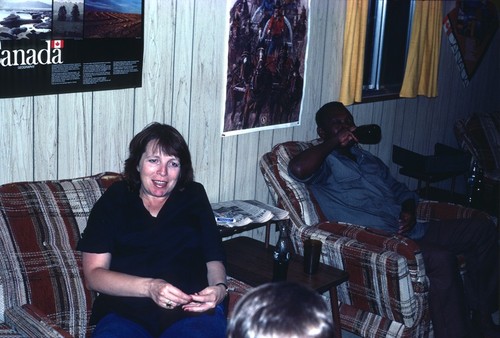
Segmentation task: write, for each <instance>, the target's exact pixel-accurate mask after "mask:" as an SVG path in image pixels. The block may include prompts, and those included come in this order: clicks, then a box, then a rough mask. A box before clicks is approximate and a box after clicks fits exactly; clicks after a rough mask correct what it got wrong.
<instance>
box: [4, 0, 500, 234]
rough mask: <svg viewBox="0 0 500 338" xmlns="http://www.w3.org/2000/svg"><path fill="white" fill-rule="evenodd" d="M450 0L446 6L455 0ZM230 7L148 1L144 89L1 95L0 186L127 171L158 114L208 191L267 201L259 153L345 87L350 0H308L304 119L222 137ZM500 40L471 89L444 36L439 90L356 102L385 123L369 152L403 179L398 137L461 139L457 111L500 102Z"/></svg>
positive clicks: (305, 124) (309, 122)
mask: <svg viewBox="0 0 500 338" xmlns="http://www.w3.org/2000/svg"><path fill="white" fill-rule="evenodd" d="M445 4H446V5H445V7H446V9H445V12H446V13H447V12H448V11H449V10H450V9H451V8H452V7H453V6H454V4H455V1H446V2H445ZM226 6H227V5H226V1H225V0H203V1H196V0H147V1H145V51H144V73H143V86H142V88H137V89H125V90H115V91H101V92H90V93H74V94H63V95H48V96H36V97H24V98H15V99H0V144H1V147H2V148H1V149H2V150H1V152H0V184H3V183H7V182H13V181H23V180H43V179H57V178H69V177H79V176H85V175H89V174H94V173H98V172H102V171H121V169H122V166H123V161H124V160H125V158H126V156H127V147H128V142H129V141H130V139H131V138H132V136H133V135H134V134H135V133H137V132H138V131H139V130H141V129H142V128H143V127H144V126H145V125H146V124H148V123H150V122H152V121H160V122H165V123H169V124H172V125H173V126H175V127H176V128H177V129H178V130H179V131H180V132H181V133H182V134H183V135H184V136H185V138H186V140H187V141H188V143H189V146H190V149H191V151H192V156H193V161H194V167H195V174H196V179H197V180H198V181H200V182H201V183H203V184H204V185H205V188H206V189H207V192H208V194H209V197H210V199H211V200H212V201H214V202H216V201H219V200H228V199H252V198H255V199H259V200H262V201H269V195H268V191H267V188H266V186H265V184H264V181H263V179H262V176H261V174H260V171H259V169H258V159H259V157H260V156H261V155H262V154H263V153H264V152H266V151H268V150H269V149H270V148H271V147H272V146H273V145H274V144H276V143H279V142H282V141H287V140H291V139H294V140H308V139H312V138H315V137H316V127H315V125H314V114H315V112H316V110H317V109H318V108H319V107H320V106H321V105H322V104H324V103H326V102H328V101H332V100H335V99H336V98H337V97H338V93H339V85H340V70H341V65H342V41H343V20H344V13H345V1H337V0H335V1H331V0H330V1H323V0H311V4H310V13H309V20H310V22H309V37H310V42H309V49H308V56H307V63H306V77H305V91H304V102H303V116H302V125H301V126H298V127H294V128H285V129H277V130H274V131H272V130H269V131H262V132H257V133H250V134H245V135H241V136H231V137H227V138H221V136H220V125H221V123H220V119H221V115H222V114H221V110H222V109H223V108H222V107H223V100H224V95H223V94H224V91H225V89H224V88H225V74H224V72H225V62H226V55H225V44H226V42H227V33H226V29H227V28H226V19H225V18H226V10H227V9H226ZM499 50H500V33H498V32H497V34H496V35H495V37H494V39H493V41H492V43H491V46H490V48H489V49H488V52H487V53H486V55H485V56H484V58H483V60H482V64H481V66H480V67H479V69H478V71H477V73H476V74H475V75H474V77H473V79H472V81H471V83H470V85H469V86H468V87H466V88H465V87H464V86H463V85H462V82H461V80H460V77H459V73H458V68H457V65H456V63H455V61H454V57H453V55H452V53H451V50H450V47H449V46H448V42H447V40H446V37H445V35H444V34H443V43H442V47H441V56H440V68H439V96H438V97H437V98H432V99H429V98H424V97H418V98H415V99H398V100H391V101H384V102H378V103H369V104H356V105H353V106H351V107H349V109H350V110H351V111H352V112H353V115H354V117H355V120H356V122H357V123H358V124H364V123H378V124H380V125H381V126H382V132H383V140H382V142H381V143H380V144H379V145H376V146H370V147H369V150H370V151H372V152H374V153H375V154H377V155H378V156H379V157H381V158H382V159H383V160H384V161H385V162H386V163H387V164H388V165H390V167H391V170H392V171H393V173H394V174H395V175H396V176H397V177H399V175H398V174H397V169H398V168H397V167H396V166H394V165H392V161H391V152H392V144H397V145H400V146H403V147H406V148H408V149H412V150H414V151H417V152H421V153H424V154H430V153H432V151H433V146H434V143H436V142H442V143H445V144H448V145H451V146H456V141H455V138H454V136H453V132H452V126H453V123H454V121H455V120H456V119H458V118H461V117H464V116H467V115H469V114H470V113H471V112H473V111H475V110H493V109H499V108H500V99H499V94H500V80H499V78H500V62H499V53H498V51H499ZM1 85H2V86H3V85H8V84H1ZM399 178H400V179H402V180H403V181H405V182H406V183H407V184H408V185H409V186H410V187H415V185H416V182H414V180H411V179H407V178H405V177H399ZM257 235H260V233H257Z"/></svg>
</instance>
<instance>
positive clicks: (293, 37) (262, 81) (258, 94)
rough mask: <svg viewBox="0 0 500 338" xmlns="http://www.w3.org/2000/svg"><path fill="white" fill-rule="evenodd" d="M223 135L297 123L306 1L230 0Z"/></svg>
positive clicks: (302, 64)
mask: <svg viewBox="0 0 500 338" xmlns="http://www.w3.org/2000/svg"><path fill="white" fill-rule="evenodd" d="M228 2H229V4H228V12H229V13H228V14H229V17H228V32H227V36H226V37H227V47H228V48H227V51H228V52H227V72H226V87H225V90H226V93H225V94H226V97H225V102H224V109H223V114H224V116H223V119H222V136H230V135H237V134H242V133H248V132H253V131H259V130H265V129H274V128H283V127H290V126H297V125H299V124H300V115H301V114H300V112H301V105H302V95H303V89H304V72H305V59H306V50H307V41H308V28H307V27H308V14H309V5H308V0H288V1H287V0H281V1H280V0H228Z"/></svg>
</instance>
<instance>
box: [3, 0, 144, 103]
mask: <svg viewBox="0 0 500 338" xmlns="http://www.w3.org/2000/svg"><path fill="white" fill-rule="evenodd" d="M143 6H144V5H143V1H142V0H74V1H53V0H36V1H26V0H5V1H0V78H1V79H2V84H1V85H0V98H9V97H21V96H33V95H46V94H59V93H70V92H85V91H98V90H110V89H122V88H133V87H140V86H141V85H142V82H141V81H142V62H143V40H144V36H143V32H144V15H143V12H144V11H143V8H144V7H143Z"/></svg>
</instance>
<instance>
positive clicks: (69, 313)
mask: <svg viewBox="0 0 500 338" xmlns="http://www.w3.org/2000/svg"><path fill="white" fill-rule="evenodd" d="M119 179H121V176H120V175H118V174H114V173H103V174H99V175H95V176H91V177H84V178H78V179H68V180H59V181H41V182H18V183H10V184H5V185H2V186H1V187H0V256H1V257H2V259H1V260H0V321H3V320H4V311H5V308H12V307H15V306H21V305H23V304H26V303H28V304H34V305H36V307H37V308H38V309H40V310H41V311H42V312H43V313H44V314H46V315H47V317H48V318H49V319H50V320H52V321H53V322H54V323H55V324H56V325H58V326H60V327H61V328H63V329H64V330H66V331H68V332H70V333H71V335H73V336H84V335H85V331H86V329H87V321H88V315H89V313H90V307H91V304H92V300H93V295H92V294H91V293H90V292H89V291H88V290H87V289H86V288H85V287H84V284H83V279H82V270H81V254H80V253H79V252H77V251H75V250H74V249H75V247H76V244H77V241H78V240H79V238H80V233H81V232H82V231H83V229H84V228H85V226H86V222H87V218H88V215H89V212H90V210H91V208H92V206H93V205H94V203H95V202H96V201H97V199H98V198H99V197H100V196H101V195H102V193H103V192H104V190H105V189H106V188H107V187H109V186H110V185H111V184H112V183H113V182H115V181H117V180H119Z"/></svg>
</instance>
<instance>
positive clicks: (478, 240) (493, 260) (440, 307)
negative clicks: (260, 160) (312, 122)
mask: <svg viewBox="0 0 500 338" xmlns="http://www.w3.org/2000/svg"><path fill="white" fill-rule="evenodd" d="M316 124H317V132H318V135H319V136H320V137H321V139H322V140H323V142H322V143H320V144H318V145H315V146H312V147H310V148H308V149H306V150H304V151H303V152H302V153H300V154H299V155H297V156H296V157H295V158H293V159H292V160H291V161H290V164H289V167H288V170H289V172H290V174H291V175H292V176H293V177H294V178H295V179H297V180H298V181H301V182H305V183H306V184H307V185H308V186H309V188H310V189H311V191H312V193H313V195H314V196H315V198H316V199H317V201H318V203H319V205H320V208H321V210H322V211H323V213H324V214H325V216H326V217H327V218H328V219H329V220H331V221H342V222H349V223H353V224H359V225H362V226H366V227H371V228H377V229H380V230H383V231H386V232H388V233H391V234H395V233H398V234H401V235H404V236H407V237H409V238H411V239H413V240H415V241H416V242H417V243H418V244H419V246H420V248H421V250H422V254H423V257H424V262H425V268H426V273H427V275H428V277H429V280H430V292H429V303H430V311H431V318H432V322H433V327H434V333H435V336H436V337H437V338H442V337H449V338H459V337H481V335H482V336H483V337H500V330H499V329H498V326H496V325H494V324H493V322H492V318H491V313H492V312H494V311H496V310H497V309H498V304H497V300H498V297H497V290H498V256H497V255H498V236H497V230H496V228H495V225H494V224H493V223H491V222H488V221H484V220H478V219H463V220H453V221H435V222H429V223H417V222H416V217H415V210H416V203H417V202H418V196H417V194H416V193H414V192H412V191H410V190H409V189H408V188H407V187H406V186H405V185H404V184H402V183H400V182H398V181H396V180H395V179H394V178H393V177H392V176H391V174H390V172H389V168H388V167H387V166H386V165H385V164H384V163H383V162H382V161H381V160H380V159H379V158H377V157H375V156H374V155H372V154H371V153H369V152H368V151H365V150H363V149H361V148H360V147H359V146H358V142H357V141H358V140H357V138H356V137H355V136H354V135H353V131H354V130H355V129H356V126H355V124H354V121H353V117H352V115H351V113H350V112H349V111H348V110H347V108H346V107H345V106H344V105H343V104H342V103H340V102H330V103H327V104H325V105H324V106H323V107H321V108H320V109H319V110H318V112H317V113H316ZM459 253H463V254H464V255H465V258H466V263H467V276H466V278H465V291H466V292H465V294H466V295H467V297H465V294H464V289H463V288H464V287H463V284H462V281H461V277H460V274H459V270H458V264H457V261H456V255H457V254H459ZM465 299H467V301H465ZM467 310H473V311H474V316H473V317H474V318H477V323H478V325H477V326H475V327H473V328H470V326H469V325H468V323H469V320H468V316H467ZM479 331H480V332H479Z"/></svg>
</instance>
